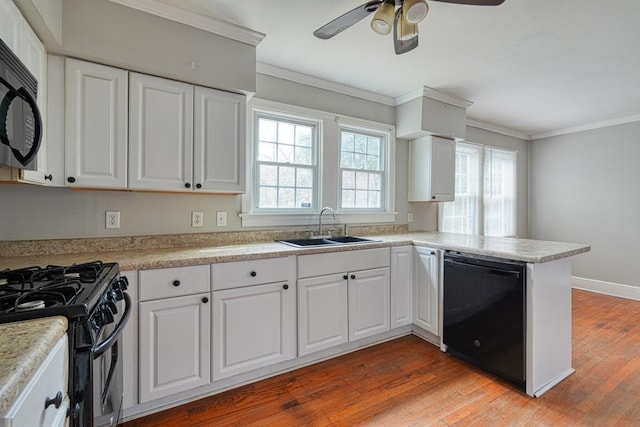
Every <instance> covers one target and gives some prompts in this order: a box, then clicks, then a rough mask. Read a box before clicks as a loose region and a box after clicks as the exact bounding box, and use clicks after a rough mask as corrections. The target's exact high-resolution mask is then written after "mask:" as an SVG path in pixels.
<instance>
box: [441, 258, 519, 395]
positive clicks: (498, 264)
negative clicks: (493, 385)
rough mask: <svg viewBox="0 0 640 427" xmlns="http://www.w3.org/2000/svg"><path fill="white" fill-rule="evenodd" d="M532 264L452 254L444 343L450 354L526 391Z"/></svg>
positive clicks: (446, 263) (445, 284)
mask: <svg viewBox="0 0 640 427" xmlns="http://www.w3.org/2000/svg"><path fill="white" fill-rule="evenodd" d="M525 284H526V264H525V263H522V262H517V261H506V260H501V259H496V258H489V257H481V256H476V255H469V254H464V253H459V252H451V251H447V252H446V253H445V255H444V278H443V290H444V315H443V318H444V327H443V336H442V339H443V343H444V344H445V345H446V348H447V352H449V353H451V354H452V355H454V356H456V357H459V358H461V359H463V360H465V361H467V362H470V363H472V364H474V365H476V366H478V367H480V368H482V369H485V370H487V371H489V372H491V373H493V374H496V375H498V376H500V377H502V378H504V379H506V380H508V381H510V382H512V383H514V384H516V385H518V386H520V387H522V388H524V386H525V379H526V374H525V354H526V353H525V332H526V312H525V307H526V304H525V298H526V292H525Z"/></svg>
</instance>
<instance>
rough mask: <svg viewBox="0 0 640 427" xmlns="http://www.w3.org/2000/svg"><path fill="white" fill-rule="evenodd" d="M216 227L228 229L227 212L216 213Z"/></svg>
mask: <svg viewBox="0 0 640 427" xmlns="http://www.w3.org/2000/svg"><path fill="white" fill-rule="evenodd" d="M216 225H217V226H218V227H226V226H227V213H226V212H216Z"/></svg>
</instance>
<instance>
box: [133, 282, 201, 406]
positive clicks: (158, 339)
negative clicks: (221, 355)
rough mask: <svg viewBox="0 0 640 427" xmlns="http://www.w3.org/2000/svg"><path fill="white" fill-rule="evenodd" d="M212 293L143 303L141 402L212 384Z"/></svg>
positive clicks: (141, 324) (141, 305)
mask: <svg viewBox="0 0 640 427" xmlns="http://www.w3.org/2000/svg"><path fill="white" fill-rule="evenodd" d="M209 296H210V294H209V293H204V294H198V295H189V296H185V297H179V298H168V299H162V300H156V301H147V302H142V303H140V306H139V315H140V319H139V328H140V364H139V369H140V381H139V388H140V402H141V403H143V402H148V401H150V400H153V399H157V398H160V397H165V396H169V395H171V394H174V393H178V392H181V391H185V390H190V389H192V388H195V387H198V386H202V385H206V384H209V382H210V378H211V374H210V367H211V362H210V356H211V348H210V343H211V340H210V324H211V323H210V322H211V310H210V307H211V305H210V304H209V303H208V302H209Z"/></svg>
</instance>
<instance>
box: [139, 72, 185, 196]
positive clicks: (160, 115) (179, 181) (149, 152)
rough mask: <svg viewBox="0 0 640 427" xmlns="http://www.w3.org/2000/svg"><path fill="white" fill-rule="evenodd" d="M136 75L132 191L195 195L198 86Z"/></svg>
mask: <svg viewBox="0 0 640 427" xmlns="http://www.w3.org/2000/svg"><path fill="white" fill-rule="evenodd" d="M130 77H131V90H130V98H129V108H130V119H129V188H131V189H137V190H167V191H191V185H192V182H191V181H192V170H193V86H191V85H188V84H186V83H181V82H176V81H173V80H167V79H161V78H159V77H152V76H146V75H143V74H136V73H131V76H130Z"/></svg>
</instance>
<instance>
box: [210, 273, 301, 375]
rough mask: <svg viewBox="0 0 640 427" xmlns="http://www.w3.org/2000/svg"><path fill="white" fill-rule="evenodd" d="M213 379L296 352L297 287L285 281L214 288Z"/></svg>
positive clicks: (248, 369)
mask: <svg viewBox="0 0 640 427" xmlns="http://www.w3.org/2000/svg"><path fill="white" fill-rule="evenodd" d="M212 323H213V324H212V328H213V349H214V350H213V358H212V364H213V380H214V381H216V380H219V379H222V378H227V377H230V376H233V375H237V374H240V373H243V372H248V371H251V370H254V369H257V368H261V367H264V366H268V365H272V364H274V363H277V362H281V361H284V360H289V359H293V358H294V357H295V356H296V289H295V285H293V284H292V285H289V283H287V282H281V283H272V284H267V285H259V286H249V287H245V288H240V289H229V290H225V291H216V292H213V322H212Z"/></svg>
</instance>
